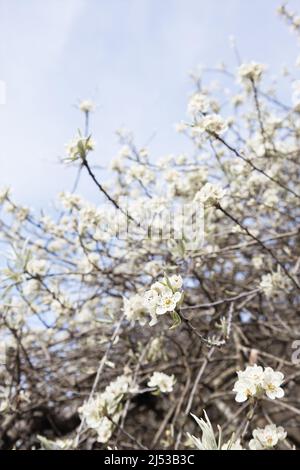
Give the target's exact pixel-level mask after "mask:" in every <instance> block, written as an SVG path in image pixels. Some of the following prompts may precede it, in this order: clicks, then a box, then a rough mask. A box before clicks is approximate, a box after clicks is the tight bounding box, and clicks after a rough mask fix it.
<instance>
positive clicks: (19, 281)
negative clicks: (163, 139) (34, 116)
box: [0, 7, 300, 449]
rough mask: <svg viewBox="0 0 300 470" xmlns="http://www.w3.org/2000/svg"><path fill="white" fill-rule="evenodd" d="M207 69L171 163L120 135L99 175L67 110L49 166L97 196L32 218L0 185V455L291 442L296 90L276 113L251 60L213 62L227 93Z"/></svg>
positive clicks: (295, 368) (295, 413)
mask: <svg viewBox="0 0 300 470" xmlns="http://www.w3.org/2000/svg"><path fill="white" fill-rule="evenodd" d="M280 13H281V14H282V15H283V16H284V17H285V18H286V20H287V21H288V22H289V23H290V24H291V26H292V27H293V29H294V30H296V32H299V24H300V22H299V18H298V17H297V16H296V15H294V14H293V13H291V12H289V11H288V10H287V9H286V7H282V8H281V9H280ZM209 73H210V72H208V71H205V70H203V72H202V75H201V76H196V75H194V76H193V80H194V85H195V90H194V92H193V94H192V96H191V97H190V100H189V103H188V114H189V118H188V119H187V120H186V122H182V123H180V124H179V125H178V126H177V131H178V132H182V133H184V134H185V135H186V137H187V139H189V140H190V141H191V142H192V144H193V151H192V152H191V153H190V154H189V155H182V154H181V155H174V156H170V157H166V158H163V159H161V160H157V159H151V158H150V156H149V154H148V151H147V149H144V148H142V149H141V148H139V147H138V146H137V145H136V144H135V142H134V139H133V137H132V135H131V134H129V133H126V132H123V131H120V132H119V139H120V144H121V150H120V152H119V154H118V156H117V157H116V159H115V160H114V161H113V162H112V163H111V168H110V170H109V172H106V173H105V175H103V174H102V173H101V172H100V171H99V170H98V169H97V167H96V166H95V164H96V159H97V158H96V156H95V155H96V147H95V143H94V140H93V138H92V136H91V135H90V134H89V125H88V124H89V119H90V118H91V116H92V112H93V104H92V103H90V102H88V101H84V102H82V103H81V105H80V109H81V111H82V112H83V115H84V117H85V129H84V131H83V132H82V133H79V134H78V136H76V138H75V139H74V140H73V141H72V142H71V143H70V144H69V145H68V146H67V149H66V153H67V156H66V158H65V159H64V163H65V164H71V165H75V166H77V167H78V172H79V175H80V173H81V172H87V173H88V175H89V177H90V178H91V182H92V183H93V184H94V185H95V191H96V193H97V194H98V196H99V204H98V203H95V204H92V203H90V202H89V201H86V200H84V199H83V198H82V197H80V196H79V195H78V194H76V193H75V192H73V193H67V192H65V193H63V194H60V196H59V200H60V206H59V207H58V208H57V212H56V213H55V214H51V215H45V214H44V213H43V214H41V215H40V216H37V215H36V214H35V213H33V212H32V211H31V210H29V209H27V208H26V207H23V206H22V205H19V204H17V203H16V202H15V201H14V200H13V198H12V196H11V194H10V191H9V190H8V189H5V190H2V192H1V194H0V202H1V207H2V214H3V216H2V219H1V221H0V233H1V239H2V242H3V244H4V247H5V250H6V262H5V267H3V269H2V270H1V315H0V337H1V350H2V351H1V360H0V363H1V365H0V385H1V387H0V411H1V414H0V420H1V431H0V435H1V441H0V443H1V448H3V449H12V448H16V449H35V448H40V447H42V448H50V449H65V448H82V449H92V448H96V449H105V448H107V447H108V446H110V447H113V448H115V447H117V449H128V448H131V449H138V448H166V449H181V448H187V447H189V446H192V447H196V448H199V449H202V448H219V447H221V446H223V448H225V449H233V448H240V446H243V447H244V448H247V447H248V446H250V448H260V449H261V448H273V447H275V446H277V447H279V448H292V447H293V446H296V447H298V446H299V445H300V435H299V422H300V409H299V383H300V382H299V381H300V366H299V364H300V363H299V356H300V354H299V349H300V343H299V335H300V332H299V319H298V317H299V298H300V296H299V294H300V279H299V270H300V244H299V223H300V210H299V208H300V204H299V200H300V187H299V169H300V164H299V153H300V146H299V143H300V119H299V116H300V115H299V113H300V82H299V81H297V80H294V78H293V75H292V73H289V74H288V75H287V78H286V79H287V80H288V81H289V82H291V85H292V90H293V92H292V104H291V105H290V104H286V103H283V102H282V101H281V100H280V99H279V98H278V94H277V92H276V86H275V85H274V83H272V85H270V83H269V82H268V74H267V71H266V67H265V65H264V64H258V63H256V62H251V63H243V64H240V65H239V67H238V70H237V71H233V72H231V71H229V70H228V69H227V68H226V67H225V66H224V67H222V68H220V69H216V70H215V74H217V75H221V76H226V78H227V81H229V83H230V84H231V88H230V93H229V92H228V90H226V89H224V88H222V86H221V85H220V87H219V89H218V90H217V91H215V87H214V86H213V85H212V84H211V83H210V82H209V81H208V80H207V77H208V76H209ZM221 83H222V82H221ZM94 151H95V152H94ZM108 174H110V175H112V181H111V182H110V183H108V182H107V175H108ZM203 223H204V225H203ZM203 234H204V239H203ZM236 372H238V376H237V374H236ZM205 412H206V413H207V414H205ZM191 414H193V415H195V420H193V418H192V416H191ZM203 414H205V420H203V419H199V418H197V416H198V417H201V416H202V415H203ZM211 422H212V423H213V424H211ZM216 424H219V425H220V426H221V428H222V436H223V437H222V441H220V442H218V441H217V440H216V437H215V432H216ZM198 425H199V426H200V430H201V431H202V433H203V436H202V438H198V437H193V434H195V435H196V436H197V435H199V431H200V430H199V428H198Z"/></svg>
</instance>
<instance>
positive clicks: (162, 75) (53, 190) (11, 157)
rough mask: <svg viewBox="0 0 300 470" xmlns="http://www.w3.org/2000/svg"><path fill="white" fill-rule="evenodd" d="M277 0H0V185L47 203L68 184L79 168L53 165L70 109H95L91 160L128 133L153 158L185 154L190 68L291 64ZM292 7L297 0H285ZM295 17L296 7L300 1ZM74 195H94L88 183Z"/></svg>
mask: <svg viewBox="0 0 300 470" xmlns="http://www.w3.org/2000/svg"><path fill="white" fill-rule="evenodd" d="M279 4H280V1H279V0H278V1H277V0H263V1H262V0H43V1H40V0H26V1H23V0H0V80H4V81H5V82H6V89H7V96H6V104H5V105H3V104H2V105H1V104H0V142H1V145H0V187H1V186H3V185H11V186H12V188H13V190H14V193H15V195H16V198H17V200H19V201H20V202H22V203H24V204H27V205H30V206H35V207H41V206H43V205H47V204H49V203H50V201H51V200H53V199H54V198H55V196H56V194H57V192H59V191H61V190H63V189H71V187H72V184H73V181H74V178H75V170H74V169H71V168H65V167H63V166H62V165H61V164H59V163H58V159H59V156H62V155H63V154H64V144H65V143H66V142H67V141H68V140H70V139H71V138H72V137H73V136H74V134H75V133H76V129H77V128H78V127H79V126H80V125H81V124H82V116H81V114H80V112H79V111H78V110H77V109H75V107H74V105H75V104H76V103H77V102H78V100H79V99H84V98H92V99H93V100H94V101H95V102H96V103H97V105H98V108H97V111H96V113H95V114H94V115H93V121H92V130H93V135H94V138H95V140H96V142H97V152H96V153H95V155H94V157H93V158H94V159H95V163H97V164H99V165H103V164H105V163H107V162H108V161H109V160H110V159H111V158H112V157H113V156H114V155H115V154H116V152H117V150H118V144H117V138H116V136H115V130H116V129H117V128H119V127H121V126H126V128H129V129H131V130H132V131H133V132H134V134H135V136H136V141H137V143H138V144H139V145H141V146H143V145H145V144H146V143H147V142H148V140H149V138H150V137H151V136H152V135H153V134H154V133H155V137H154V138H153V139H152V140H151V144H150V150H151V154H153V157H154V158H155V157H157V156H162V155H165V154H169V153H176V152H180V151H182V150H184V148H185V146H186V141H185V139H184V137H182V136H178V135H177V134H176V133H175V131H174V123H176V122H178V121H180V120H181V119H184V118H185V117H186V114H185V113H186V99H187V96H188V94H189V93H190V92H191V90H192V87H191V82H190V79H189V77H188V72H189V71H190V70H191V69H192V68H195V66H197V65H198V64H203V65H207V66H214V65H216V64H217V63H219V62H220V61H221V60H224V61H225V62H226V63H228V64H232V65H234V64H235V60H234V56H233V52H232V49H231V48H230V45H229V40H228V38H229V36H230V35H234V36H235V37H236V40H237V43H238V47H239V50H240V52H241V55H242V58H243V59H244V60H252V59H255V60H257V61H261V62H265V63H268V64H270V68H271V69H273V70H274V71H275V72H276V71H278V70H279V69H280V67H281V66H282V65H283V64H294V62H295V59H296V56H297V55H298V46H297V42H296V40H295V37H294V36H293V35H292V34H291V33H290V32H289V30H288V28H287V27H286V25H285V24H284V23H283V22H282V20H281V19H280V18H279V17H278V16H277V14H276V7H277V6H278V5H279ZM289 4H290V5H291V7H297V1H291V2H289ZM299 10H300V5H299ZM79 192H81V193H82V194H84V195H85V196H87V197H93V199H95V190H94V188H93V187H92V185H91V183H90V181H89V180H88V179H86V178H83V179H82V180H81V183H80V186H79Z"/></svg>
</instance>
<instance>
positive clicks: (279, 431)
mask: <svg viewBox="0 0 300 470" xmlns="http://www.w3.org/2000/svg"><path fill="white" fill-rule="evenodd" d="M286 435H287V433H286V432H285V430H284V429H283V427H282V426H278V427H277V426H276V425H275V424H268V425H267V426H265V427H264V428H257V429H255V430H254V431H253V433H252V436H253V439H251V440H250V442H249V448H250V449H251V450H264V449H273V448H274V447H275V446H276V445H277V444H278V442H279V441H282V440H284V439H285V438H286Z"/></svg>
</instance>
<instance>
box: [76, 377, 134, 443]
mask: <svg viewBox="0 0 300 470" xmlns="http://www.w3.org/2000/svg"><path fill="white" fill-rule="evenodd" d="M131 385H132V378H131V376H129V375H122V376H119V377H117V379H116V380H115V381H113V382H111V383H110V384H109V385H108V386H107V387H106V388H105V390H104V392H102V393H98V394H96V395H95V396H94V397H92V398H91V399H89V400H88V401H87V402H86V403H84V404H83V405H82V406H81V407H80V408H79V409H78V412H79V414H80V416H81V418H82V419H83V420H84V422H85V423H86V425H87V427H88V428H91V429H92V430H94V431H95V432H96V433H97V441H98V442H107V441H108V440H109V438H110V436H111V434H112V432H113V429H114V426H115V424H116V423H117V422H118V420H119V419H120V416H121V410H122V406H121V401H122V399H123V397H124V395H125V394H127V393H129V391H130V386H131Z"/></svg>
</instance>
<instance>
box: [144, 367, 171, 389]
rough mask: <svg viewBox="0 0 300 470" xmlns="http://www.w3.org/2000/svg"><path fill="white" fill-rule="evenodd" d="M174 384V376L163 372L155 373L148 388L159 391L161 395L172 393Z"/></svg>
mask: <svg viewBox="0 0 300 470" xmlns="http://www.w3.org/2000/svg"><path fill="white" fill-rule="evenodd" d="M174 384H175V376H174V375H167V374H164V373H163V372H153V374H152V376H151V377H150V380H149V381H148V384H147V385H148V387H151V388H156V389H158V390H159V391H160V392H161V393H171V392H172V391H173V387H174Z"/></svg>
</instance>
